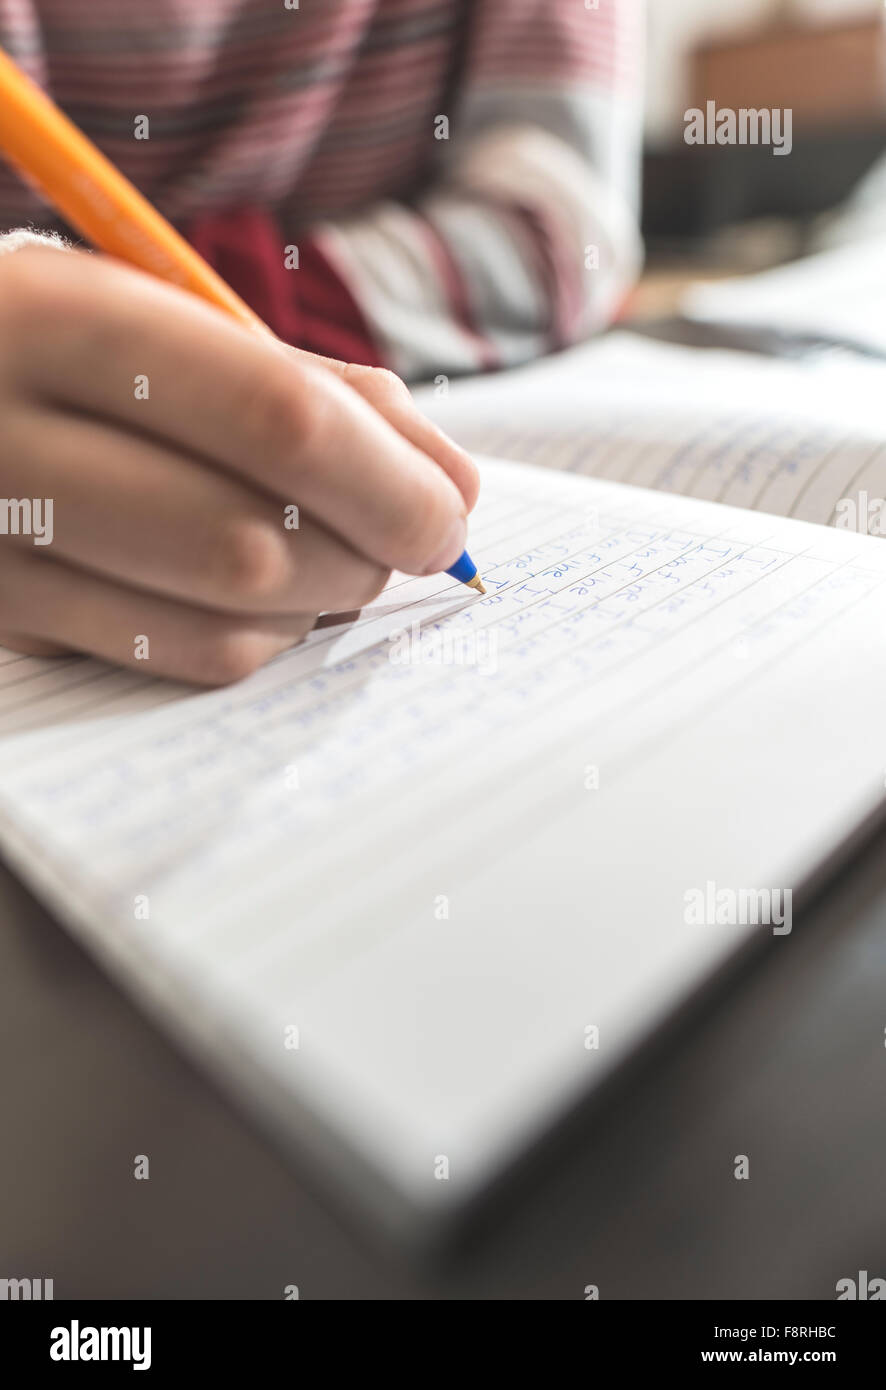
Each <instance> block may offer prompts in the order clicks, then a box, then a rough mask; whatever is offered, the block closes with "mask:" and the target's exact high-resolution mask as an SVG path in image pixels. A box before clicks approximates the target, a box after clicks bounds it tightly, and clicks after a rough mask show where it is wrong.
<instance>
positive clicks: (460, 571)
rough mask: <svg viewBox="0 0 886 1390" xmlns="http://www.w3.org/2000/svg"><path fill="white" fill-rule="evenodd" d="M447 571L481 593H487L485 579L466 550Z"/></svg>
mask: <svg viewBox="0 0 886 1390" xmlns="http://www.w3.org/2000/svg"><path fill="white" fill-rule="evenodd" d="M446 573H447V574H451V575H452V578H453V579H457V580H459V582H460V583H462V584H467V585H468V587H469V588H471V589H477V590H478V592H479V593H481V594H485V593H486V590H485V588H484V587H483V581H482V579H481V578H480V576H479V574H478V573H477V566H476V565H475V564H474V562H473V560H472V559H471V557H470V555H469V554H468V552H467V551H466V550H465V551H463V552H462V554H461V555H460V556H459V558H458V559H457V560H456V562H455V564H454V565H450V566H449V569H448V570H447V571H446Z"/></svg>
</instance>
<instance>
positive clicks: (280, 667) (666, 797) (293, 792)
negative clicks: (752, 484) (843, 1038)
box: [0, 461, 886, 1211]
mask: <svg viewBox="0 0 886 1390" xmlns="http://www.w3.org/2000/svg"><path fill="white" fill-rule="evenodd" d="M471 551H472V554H473V555H474V558H475V559H476V560H477V561H478V563H479V565H480V568H481V571H482V574H483V577H484V581H485V583H486V585H487V589H488V594H487V596H486V597H485V598H479V597H476V596H474V595H473V594H472V593H468V591H466V590H465V589H464V588H463V587H462V586H459V585H457V584H455V583H454V582H452V581H450V580H449V579H448V578H447V577H446V576H442V577H441V576H432V577H429V578H423V579H414V578H409V577H407V576H403V575H397V576H395V577H394V579H393V580H392V582H391V584H390V586H389V587H388V588H387V589H386V590H385V592H384V593H383V594H382V595H380V596H379V598H378V599H376V600H375V601H374V602H373V603H372V604H371V605H369V606H368V607H367V608H366V609H365V610H364V611H363V613H362V614H361V615H360V617H359V619H358V620H356V621H345V622H341V623H335V622H334V621H332V622H331V623H329V624H328V625H326V626H323V627H321V628H319V629H317V630H316V631H315V632H314V633H313V634H312V635H311V637H310V638H309V640H308V641H307V642H306V643H304V644H303V645H302V646H300V647H298V648H296V649H294V650H292V651H291V652H289V653H286V654H285V655H283V656H281V657H278V658H277V659H276V660H275V661H273V662H272V663H271V664H270V665H269V666H268V667H266V668H265V669H264V670H263V671H261V672H259V673H257V674H256V675H255V676H253V677H251V678H250V679H249V680H247V681H245V682H242V683H240V684H239V685H237V686H235V687H232V688H228V689H224V690H220V691H211V692H195V691H193V690H191V689H185V688H181V687H176V686H173V685H171V684H169V683H167V682H163V681H153V680H151V679H150V678H149V677H148V676H140V675H139V674H138V673H135V672H119V671H114V670H112V669H111V668H108V667H105V666H103V665H102V664H101V663H98V662H94V661H91V660H85V659H82V660H81V659H77V658H73V659H66V660H62V661H49V660H37V659H33V658H22V657H16V656H15V655H13V654H11V653H3V654H0V842H2V844H3V847H4V850H5V852H6V853H7V854H8V855H9V856H10V857H11V859H12V861H13V862H14V864H15V865H16V867H17V868H18V870H19V871H20V872H21V873H22V875H23V877H25V878H26V879H27V880H28V881H29V882H30V883H31V884H32V885H33V886H34V887H35V889H36V891H37V892H39V893H41V894H42V895H43V896H45V897H46V898H47V900H48V901H49V902H50V903H51V905H52V906H53V908H54V909H55V910H56V912H58V913H59V915H60V916H61V917H62V919H63V920H65V921H66V922H67V923H68V924H69V925H70V926H71V927H72V928H73V929H74V930H75V931H76V932H77V933H78V934H79V935H80V937H81V939H83V940H84V941H85V943H86V944H87V945H88V946H89V947H90V948H91V949H93V950H94V951H96V952H97V953H98V954H99V955H100V956H101V958H102V959H103V960H104V961H105V962H106V964H107V965H108V967H109V968H110V969H112V970H113V971H114V972H115V973H116V974H117V975H118V976H119V978H121V979H122V980H123V981H124V982H125V983H126V984H127V986H128V987H129V988H130V989H132V990H133V991H134V993H135V994H136V995H138V996H139V997H140V998H142V999H143V1000H144V1001H145V1002H146V1003H147V1004H148V1006H149V1007H150V1008H151V1009H152V1010H153V1012H154V1013H155V1015H156V1016H157V1017H158V1018H160V1019H161V1021H162V1022H163V1023H165V1024H166V1026H168V1027H170V1028H171V1029H172V1031H173V1032H174V1033H175V1034H176V1035H177V1036H179V1037H181V1038H182V1039H183V1041H184V1042H185V1043H186V1044H187V1045H189V1046H191V1047H192V1048H193V1049H194V1050H195V1051H196V1052H197V1053H198V1055H199V1056H200V1057H201V1059H202V1060H203V1061H204V1063H205V1064H206V1065H208V1066H210V1067H211V1068H213V1069H214V1070H215V1071H216V1072H217V1073H218V1074H220V1075H221V1076H222V1079H224V1080H225V1081H226V1082H227V1083H228V1084H231V1085H232V1086H234V1087H235V1088H236V1089H237V1091H238V1094H240V1095H241V1098H243V1099H245V1102H246V1103H247V1104H248V1105H251V1106H255V1107H258V1108H260V1109H261V1110H262V1111H263V1112H264V1113H266V1114H270V1116H271V1117H272V1120H273V1123H275V1124H276V1125H278V1126H279V1127H280V1128H282V1129H283V1130H284V1131H285V1132H286V1134H287V1137H288V1139H290V1140H291V1141H293V1142H295V1143H301V1144H302V1145H304V1144H305V1143H308V1142H309V1141H308V1139H307V1138H306V1135H307V1133H308V1132H310V1133H313V1131H314V1127H318V1131H319V1133H320V1134H321V1135H322V1136H323V1137H322V1139H320V1140H316V1141H311V1142H316V1146H317V1147H318V1149H319V1150H320V1151H321V1153H322V1156H323V1161H324V1162H326V1161H327V1160H328V1159H329V1156H330V1155H331V1154H340V1153H343V1152H344V1153H347V1154H349V1155H350V1156H351V1158H352V1160H354V1161H355V1162H356V1163H357V1164H358V1168H359V1171H360V1173H361V1174H362V1176H361V1177H360V1178H359V1180H358V1186H359V1187H361V1190H362V1191H363V1192H364V1195H366V1194H369V1193H373V1194H376V1195H375V1197H374V1198H373V1200H376V1199H377V1198H378V1193H381V1192H385V1193H388V1194H389V1196H390V1194H394V1197H391V1201H394V1202H395V1204H396V1201H400V1202H402V1203H403V1204H404V1206H408V1207H409V1208H410V1210H412V1209H416V1208H417V1209H421V1210H423V1211H430V1210H436V1209H438V1208H446V1207H447V1206H448V1205H450V1204H455V1203H457V1202H458V1201H460V1200H462V1199H463V1198H465V1197H466V1196H467V1195H469V1194H470V1193H471V1192H472V1191H474V1190H475V1189H476V1187H477V1186H478V1185H479V1184H481V1183H482V1182H483V1181H485V1180H486V1179H488V1178H489V1176H490V1175H491V1174H492V1173H493V1172H495V1171H496V1170H497V1169H498V1168H500V1167H501V1166H502V1165H503V1164H504V1163H505V1162H506V1161H507V1159H508V1157H509V1156H510V1155H512V1154H513V1153H514V1152H515V1150H516V1148H517V1147H518V1146H519V1144H520V1143H523V1142H526V1141H527V1139H528V1138H529V1137H531V1135H532V1134H533V1133H534V1132H536V1131H537V1130H538V1129H539V1127H540V1126H542V1125H543V1123H544V1122H546V1121H547V1120H549V1119H550V1118H551V1116H552V1114H554V1113H555V1112H556V1111H557V1110H558V1108H561V1107H562V1106H564V1105H565V1104H566V1103H567V1099H568V1098H569V1097H570V1096H572V1095H573V1094H575V1093H577V1092H581V1091H583V1090H585V1089H587V1087H588V1086H589V1085H593V1084H596V1082H597V1081H599V1080H600V1079H601V1077H602V1076H603V1075H604V1074H605V1073H606V1071H607V1070H608V1069H610V1068H611V1067H612V1066H614V1065H615V1064H616V1062H617V1060H618V1059H619V1058H620V1057H621V1056H622V1055H624V1053H625V1051H626V1050H628V1049H629V1048H630V1046H631V1045H632V1044H633V1043H635V1042H636V1041H637V1040H638V1039H639V1037H640V1036H641V1035H642V1034H643V1033H644V1032H645V1031H647V1030H648V1029H649V1028H650V1027H651V1026H652V1025H653V1023H654V1022H655V1020H656V1019H657V1018H659V1017H662V1016H664V1014H665V1013H666V1012H667V1011H668V1009H670V1008H672V1007H673V1006H674V1004H675V1003H676V1002H678V1001H679V999H680V998H681V997H683V996H685V995H686V994H687V993H689V992H690V991H691V989H692V987H693V985H694V984H695V983H697V982H698V981H699V980H700V979H702V978H704V976H705V974H706V973H708V972H709V971H710V970H711V969H713V968H714V967H715V966H716V964H717V963H718V962H720V961H721V960H722V959H724V958H725V957H726V956H727V955H728V954H729V953H730V952H731V951H732V950H734V949H735V947H736V946H737V945H738V944H740V943H741V941H743V940H744V939H745V938H746V937H747V935H748V930H749V929H748V928H746V927H740V926H733V927H724V928H718V929H714V930H712V929H710V928H709V929H707V930H706V931H705V930H702V931H699V930H698V929H690V928H688V927H687V925H686V923H685V921H684V917H683V909H682V893H683V890H684V888H685V887H686V886H687V885H690V884H692V883H695V882H704V881H705V879H707V878H712V877H714V878H718V879H720V880H722V881H725V882H727V883H735V884H749V885H754V884H758V883H769V884H775V883H779V884H782V885H785V884H786V885H788V886H792V885H796V886H799V884H800V883H801V882H802V881H803V879H804V878H805V877H806V876H807V875H808V874H809V873H811V872H812V870H813V869H814V868H815V866H816V864H817V863H818V862H820V860H821V858H822V857H823V856H824V855H827V854H830V853H832V852H833V851H834V850H835V849H836V848H837V847H838V846H839V845H840V844H841V843H842V842H843V841H844V840H845V839H846V838H847V836H848V835H849V834H850V833H851V832H852V830H853V829H854V828H855V827H857V825H858V824H859V823H860V822H861V821H862V820H864V819H865V818H866V817H868V816H870V815H872V814H874V812H875V811H876V810H877V809H878V807H879V806H880V804H881V800H882V788H883V770H882V764H883V760H884V757H886V748H883V747H881V746H880V725H881V723H882V719H881V711H882V702H883V698H884V697H886V657H884V655H883V653H882V650H881V649H882V645H883V644H882V643H880V642H879V640H877V641H872V640H871V635H872V633H874V632H876V633H880V632H882V623H883V616H884V594H886V589H884V584H886V547H881V546H880V544H879V542H878V541H877V540H874V539H870V538H864V537H857V536H852V535H849V534H847V533H845V532H837V531H833V530H827V529H825V528H822V527H818V526H812V525H808V524H802V523H798V522H791V521H785V520H779V519H777V518H774V517H772V516H768V515H762V514H758V513H749V512H744V511H739V510H736V509H733V508H727V507H722V506H718V505H712V504H710V503H709V502H706V501H704V500H697V499H691V498H690V499H683V498H679V497H674V496H669V495H667V494H665V493H656V492H647V491H641V490H638V489H635V488H632V487H627V486H624V485H622V484H620V483H613V482H608V481H596V480H591V479H588V478H580V477H573V476H570V475H568V474H558V473H555V472H551V471H548V470H539V469H530V468H525V467H521V466H519V465H516V464H512V463H508V462H498V463H496V462H491V461H490V462H488V463H486V464H484V488H483V494H482V500H481V503H480V505H479V507H478V510H477V513H476V516H475V518H474V520H473V523H472V533H471ZM589 768H591V769H593V768H596V769H598V771H599V778H600V781H599V786H598V787H590V788H589V786H588V778H589V772H588V769H589ZM591 781H593V777H591ZM144 904H147V905H148V909H149V916H147V917H144V916H139V915H138V914H139V906H140V905H142V906H144ZM444 908H445V912H444V913H443V915H442V916H441V915H439V914H440V912H441V911H442V910H443V909H444ZM751 930H753V929H751ZM588 1023H594V1024H595V1025H598V1024H599V1026H600V1027H601V1028H602V1030H603V1034H604V1035H605V1037H606V1046H605V1047H604V1048H603V1050H602V1052H601V1053H600V1055H599V1056H595V1057H594V1058H593V1059H591V1061H592V1063H593V1065H592V1066H591V1067H590V1068H589V1059H588V1056H587V1052H586V1051H585V1050H584V1048H583V1044H582V1038H583V1037H584V1029H585V1028H586V1026H587V1024H588ZM291 1026H297V1028H298V1029H299V1036H300V1046H299V1048H298V1049H297V1050H296V1051H295V1052H293V1051H290V1050H287V1048H286V1047H285V1046H284V1042H283V1039H284V1036H285V1030H286V1029H287V1028H289V1027H291ZM441 1153H442V1154H445V1155H448V1156H449V1158H450V1160H451V1162H452V1167H453V1172H454V1175H455V1176H454V1177H453V1180H452V1182H451V1183H443V1184H441V1183H440V1182H437V1181H435V1179H434V1178H433V1164H434V1156H435V1155H439V1154H441ZM360 1165H363V1166H362V1167H361V1166H360ZM367 1173H371V1174H373V1175H374V1177H373V1179H372V1180H370V1179H369V1178H368V1177H367V1176H366V1174H367ZM395 1199H396V1200H395ZM379 1200H380V1199H379Z"/></svg>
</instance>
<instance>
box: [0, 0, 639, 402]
mask: <svg viewBox="0 0 886 1390" xmlns="http://www.w3.org/2000/svg"><path fill="white" fill-rule="evenodd" d="M641 4H642V0H141V2H140V0H0V44H2V46H3V47H4V48H5V49H6V50H7V51H8V52H9V53H10V54H11V56H12V57H14V58H15V59H16V60H17V61H18V62H19V63H20V64H21V66H22V67H23V68H25V70H26V71H28V72H29V73H30V75H31V76H32V77H34V78H35V79H36V80H37V81H38V82H39V83H40V84H41V85H42V86H44V87H45V88H46V89H47V90H48V91H49V92H50V93H51V95H52V96H53V97H54V98H55V100H56V101H57V102H58V103H59V104H60V105H61V106H62V108H63V109H64V110H65V111H66V112H67V113H68V114H69V115H70V116H71V117H72V119H73V120H74V121H76V122H77V124H78V125H79V126H80V127H81V128H82V129H83V130H84V131H86V133H87V134H88V135H89V136H90V137H91V138H92V139H93V140H95V141H96V143H97V144H98V145H99V146H100V147H101V148H102V149H103V150H104V151H105V153H106V154H107V155H108V156H109V157H110V158H111V159H112V160H113V161H114V162H115V163H116V164H117V165H118V166H119V167H120V168H122V169H123V171H124V172H125V173H126V174H127V175H128V176H129V177H130V178H131V179H132V180H133V181H134V183H135V184H136V185H137V186H138V187H139V188H140V189H141V190H142V192H143V193H145V194H146V195H147V196H148V197H149V198H150V199H151V200H152V201H153V202H154V203H155V204H156V205H157V207H159V208H160V210H161V211H162V212H163V213H164V214H165V215H166V216H167V217H169V218H170V219H171V220H172V221H173V222H174V223H175V224H176V225H177V226H178V227H179V228H180V229H181V230H183V231H184V233H185V235H186V236H187V237H188V238H189V239H190V240H191V241H192V242H193V244H194V245H195V246H196V247H197V248H198V250H200V251H201V252H202V253H203V254H204V255H205V256H206V257H207V259H208V260H209V261H210V262H211V263H212V264H213V265H215V267H216V268H217V269H218V270H219V271H220V273H221V274H222V275H223V276H224V277H225V278H226V279H227V280H228V281H229V282H230V283H231V284H232V285H233V286H234V288H235V289H236V290H238V292H239V293H240V294H241V295H242V296H243V297H244V298H245V299H247V300H248V301H249V302H250V303H251V304H252V305H253V307H254V308H255V309H256V310H257V312H258V313H259V314H260V315H261V316H262V317H263V318H264V319H265V320H266V321H267V322H268V323H269V324H270V325H271V327H272V328H274V329H275V331H276V332H277V333H278V334H279V335H280V336H281V337H283V338H285V339H286V340H287V341H289V342H292V343H295V344H297V345H299V346H302V347H306V348H309V349H311V350H313V351H317V352H323V353H326V354H329V355H331V356H336V357H341V358H349V359H351V360H354V361H362V362H367V363H371V364H375V365H385V366H389V367H392V368H393V369H394V370H395V371H397V372H399V373H400V374H401V375H403V376H405V377H407V378H416V377H426V376H429V375H432V374H434V373H440V372H442V373H459V372H466V371H475V370H478V369H484V368H491V367H497V366H504V365H512V364H515V363H518V362H520V361H524V360H526V359H528V358H530V357H533V356H536V355H538V354H539V353H541V352H544V351H546V350H549V349H551V348H555V347H559V346H563V345H565V344H567V343H569V342H572V341H575V340H577V339H579V338H581V337H583V336H585V335H587V334H588V333H590V332H592V331H593V330H594V329H596V328H598V327H600V326H601V325H603V324H605V323H606V322H608V321H609V320H610V319H611V317H612V315H613V313H614V312H615V311H616V309H617V307H618V305H619V303H620V301H621V299H622V297H623V295H624V293H625V291H626V289H627V287H628V286H629V284H630V281H631V279H632V277H633V276H634V274H635V273H636V269H637V266H638V263H639V256H640V249H639V236H638V231H637V216H636V209H637V197H638V190H637V183H638V163H639V161H638V144H639V111H640V100H639V81H640V60H641V42H642V29H641V21H642V15H641V13H640V5H641ZM22 225H31V226H34V227H37V228H47V229H52V230H62V231H64V230H65V229H64V228H63V227H60V226H59V224H58V223H57V222H56V221H55V220H54V219H53V217H52V214H51V211H50V210H49V209H48V208H47V207H46V206H45V205H44V204H43V203H42V202H41V200H40V199H39V197H38V196H37V195H36V194H34V193H32V192H31V191H30V190H28V189H26V188H25V187H24V185H23V184H21V182H20V181H19V180H18V179H17V178H16V176H15V175H14V174H12V173H11V172H9V171H8V170H7V169H6V168H5V167H4V168H0V229H2V230H7V229H11V228H13V227H18V226H22Z"/></svg>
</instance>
